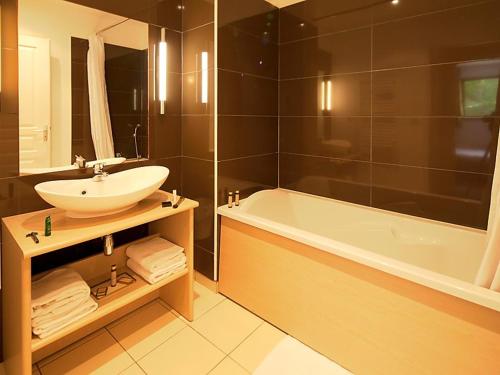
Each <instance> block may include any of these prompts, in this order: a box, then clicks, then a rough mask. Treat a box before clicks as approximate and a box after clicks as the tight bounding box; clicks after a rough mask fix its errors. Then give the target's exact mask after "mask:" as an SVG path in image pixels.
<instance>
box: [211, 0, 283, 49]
mask: <svg viewBox="0 0 500 375" xmlns="http://www.w3.org/2000/svg"><path fill="white" fill-rule="evenodd" d="M218 4H219V5H218V9H219V17H218V26H219V28H225V27H226V26H228V25H229V26H232V27H235V28H237V29H239V30H240V31H242V32H245V33H247V34H250V35H253V36H256V37H259V38H262V41H263V42H264V43H268V42H273V43H278V40H279V39H278V29H279V12H278V8H276V7H275V6H273V5H271V4H270V3H268V2H267V1H265V0H252V1H239V0H219V3H218Z"/></svg>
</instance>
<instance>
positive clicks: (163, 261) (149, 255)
mask: <svg viewBox="0 0 500 375" xmlns="http://www.w3.org/2000/svg"><path fill="white" fill-rule="evenodd" d="M126 253H127V256H128V257H129V259H128V260H127V266H128V267H129V268H130V269H131V270H132V271H134V272H135V273H137V274H138V275H140V276H141V277H142V278H143V279H144V280H146V281H147V282H148V283H150V284H154V283H157V282H158V281H160V280H161V279H163V278H165V277H167V276H169V275H171V274H172V273H174V272H176V271H180V270H182V269H184V268H186V255H185V254H184V249H183V248H182V247H180V246H178V245H176V244H173V243H172V242H170V241H167V240H165V239H163V238H161V237H155V238H152V239H150V240H147V241H143V242H139V243H136V244H133V245H130V246H129V247H128V248H127V251H126Z"/></svg>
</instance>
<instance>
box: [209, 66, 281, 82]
mask: <svg viewBox="0 0 500 375" xmlns="http://www.w3.org/2000/svg"><path fill="white" fill-rule="evenodd" d="M218 70H220V71H222V72H226V73H232V74H238V75H241V76H249V77H253V78H260V79H263V80H266V81H273V82H278V81H279V79H278V78H274V77H267V76H263V75H260V74H254V73H248V72H241V71H239V70H233V69H225V68H221V67H219V68H218Z"/></svg>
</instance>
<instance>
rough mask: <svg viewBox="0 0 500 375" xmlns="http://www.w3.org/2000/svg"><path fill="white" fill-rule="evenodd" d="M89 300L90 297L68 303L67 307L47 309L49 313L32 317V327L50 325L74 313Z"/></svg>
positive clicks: (41, 313)
mask: <svg viewBox="0 0 500 375" xmlns="http://www.w3.org/2000/svg"><path fill="white" fill-rule="evenodd" d="M88 298H89V296H87V297H85V298H83V299H78V300H76V301H71V302H68V303H66V304H65V305H62V306H58V307H56V308H52V309H50V310H48V309H47V310H48V311H41V312H40V314H38V315H37V316H35V317H32V319H31V326H32V327H37V326H41V325H43V324H47V323H50V322H52V321H54V320H56V319H59V318H61V317H64V316H66V314H70V313H72V312H73V311H74V310H75V309H77V308H78V307H79V306H80V305H82V304H83V303H85V302H86V301H87V299H88ZM39 311H40V310H39Z"/></svg>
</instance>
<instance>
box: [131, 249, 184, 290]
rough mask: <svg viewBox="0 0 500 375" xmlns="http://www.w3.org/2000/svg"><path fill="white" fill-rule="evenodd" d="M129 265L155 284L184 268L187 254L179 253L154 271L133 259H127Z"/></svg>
mask: <svg viewBox="0 0 500 375" xmlns="http://www.w3.org/2000/svg"><path fill="white" fill-rule="evenodd" d="M127 266H128V267H129V268H130V269H131V270H132V271H134V272H135V273H136V274H138V275H139V276H141V277H142V278H143V279H144V280H146V281H147V282H148V283H150V284H155V283H157V282H158V281H160V280H162V279H164V278H165V277H167V276H169V275H171V274H172V273H174V272H175V271H178V270H181V269H184V268H185V267H186V255H184V254H180V255H178V256H177V257H175V258H173V259H171V260H170V261H168V262H166V263H164V264H163V266H162V267H161V268H158V269H156V270H155V271H154V272H151V271H150V270H148V269H146V268H144V267H143V266H141V265H140V264H139V263H137V262H136V261H135V260H133V259H129V260H127Z"/></svg>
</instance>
